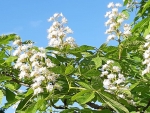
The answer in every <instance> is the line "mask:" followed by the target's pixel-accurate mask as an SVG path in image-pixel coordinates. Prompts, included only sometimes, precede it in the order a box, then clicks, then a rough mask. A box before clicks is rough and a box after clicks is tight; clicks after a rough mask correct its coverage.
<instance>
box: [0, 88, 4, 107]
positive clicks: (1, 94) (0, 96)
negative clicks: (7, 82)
mask: <svg viewBox="0 0 150 113" xmlns="http://www.w3.org/2000/svg"><path fill="white" fill-rule="evenodd" d="M3 96H4V94H3V92H2V90H0V104H1V103H2V99H3Z"/></svg>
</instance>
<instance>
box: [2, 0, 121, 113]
mask: <svg viewBox="0 0 150 113" xmlns="http://www.w3.org/2000/svg"><path fill="white" fill-rule="evenodd" d="M109 2H112V1H111V0H43V1H42V0H9V1H8V0H3V1H2V0H1V2H0V3H1V6H0V34H9V33H16V34H18V35H19V36H21V38H22V40H23V41H25V40H32V41H34V42H36V45H37V46H43V47H46V46H47V45H48V39H47V29H48V28H49V27H50V25H51V23H49V22H48V21H47V19H49V17H51V16H52V15H53V14H54V13H61V12H62V13H63V15H64V16H65V17H66V18H67V19H68V26H69V27H70V28H71V29H72V30H73V31H74V33H73V34H72V35H71V36H72V37H74V38H75V40H76V42H77V44H78V45H84V44H86V45H91V46H95V47H99V46H100V45H101V44H102V43H104V42H105V41H106V37H107V35H105V34H104V32H105V30H106V27H105V25H104V22H106V21H107V19H106V18H104V15H105V13H106V11H109V9H108V8H107V5H108V3H109ZM113 2H115V3H117V2H120V3H122V0H113ZM6 113H13V110H12V108H10V109H8V110H7V111H6Z"/></svg>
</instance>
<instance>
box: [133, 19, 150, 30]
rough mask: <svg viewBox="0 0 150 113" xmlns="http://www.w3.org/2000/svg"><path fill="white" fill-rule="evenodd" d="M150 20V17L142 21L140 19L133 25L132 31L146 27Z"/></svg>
mask: <svg viewBox="0 0 150 113" xmlns="http://www.w3.org/2000/svg"><path fill="white" fill-rule="evenodd" d="M149 21H150V18H149V17H147V18H144V19H143V20H142V21H140V22H139V23H137V24H136V25H135V26H134V27H133V29H132V32H135V31H136V30H137V29H139V28H142V27H144V26H145V25H146V24H147V23H149Z"/></svg>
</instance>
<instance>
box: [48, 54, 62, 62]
mask: <svg viewBox="0 0 150 113" xmlns="http://www.w3.org/2000/svg"><path fill="white" fill-rule="evenodd" d="M47 57H48V58H49V59H50V60H51V61H52V63H54V64H60V62H59V60H58V59H56V58H54V57H52V56H49V55H47Z"/></svg>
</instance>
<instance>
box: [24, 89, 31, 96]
mask: <svg viewBox="0 0 150 113" xmlns="http://www.w3.org/2000/svg"><path fill="white" fill-rule="evenodd" d="M32 93H33V89H32V88H30V89H28V91H27V93H26V94H25V97H27V96H29V95H31V94H32Z"/></svg>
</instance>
